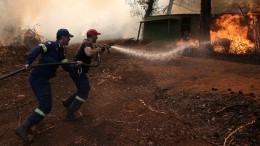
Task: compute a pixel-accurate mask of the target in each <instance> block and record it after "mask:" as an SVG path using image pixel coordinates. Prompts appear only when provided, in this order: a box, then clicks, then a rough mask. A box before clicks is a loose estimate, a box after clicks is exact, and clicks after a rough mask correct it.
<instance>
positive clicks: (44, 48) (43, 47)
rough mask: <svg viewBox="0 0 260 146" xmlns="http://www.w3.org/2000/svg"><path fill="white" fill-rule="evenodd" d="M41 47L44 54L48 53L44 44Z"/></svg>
mask: <svg viewBox="0 0 260 146" xmlns="http://www.w3.org/2000/svg"><path fill="white" fill-rule="evenodd" d="M39 46H41V47H42V49H43V51H44V53H45V52H47V47H46V46H45V45H44V44H39Z"/></svg>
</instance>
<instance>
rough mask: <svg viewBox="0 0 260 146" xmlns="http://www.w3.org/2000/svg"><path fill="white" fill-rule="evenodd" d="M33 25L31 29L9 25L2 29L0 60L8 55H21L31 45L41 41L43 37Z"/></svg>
mask: <svg viewBox="0 0 260 146" xmlns="http://www.w3.org/2000/svg"><path fill="white" fill-rule="evenodd" d="M35 26H36V25H35ZM35 26H34V27H33V28H32V29H30V28H28V29H20V27H10V28H9V29H4V30H3V31H2V37H1V38H0V62H1V61H4V60H5V58H7V57H9V56H10V55H22V56H23V55H25V54H26V52H27V51H28V50H29V49H30V48H31V47H33V46H35V45H37V44H39V43H40V42H42V41H43V37H42V36H41V35H39V34H38V32H37V31H36V29H35Z"/></svg>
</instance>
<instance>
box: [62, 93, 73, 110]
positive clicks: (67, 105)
mask: <svg viewBox="0 0 260 146" xmlns="http://www.w3.org/2000/svg"><path fill="white" fill-rule="evenodd" d="M75 97H76V94H75V93H74V94H72V95H71V96H70V97H68V98H67V99H63V100H62V101H61V102H62V105H63V106H64V107H65V108H69V106H70V105H71V103H72V102H73V100H74V99H75Z"/></svg>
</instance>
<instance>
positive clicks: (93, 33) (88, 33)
mask: <svg viewBox="0 0 260 146" xmlns="http://www.w3.org/2000/svg"><path fill="white" fill-rule="evenodd" d="M86 34H87V35H90V36H92V35H101V33H100V32H97V31H96V30H95V29H89V30H88V31H87V33H86Z"/></svg>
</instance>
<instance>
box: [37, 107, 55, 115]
mask: <svg viewBox="0 0 260 146" xmlns="http://www.w3.org/2000/svg"><path fill="white" fill-rule="evenodd" d="M39 109H41V110H42V111H43V112H44V114H46V115H47V114H48V113H50V112H51V109H52V105H41V106H39Z"/></svg>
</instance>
